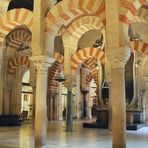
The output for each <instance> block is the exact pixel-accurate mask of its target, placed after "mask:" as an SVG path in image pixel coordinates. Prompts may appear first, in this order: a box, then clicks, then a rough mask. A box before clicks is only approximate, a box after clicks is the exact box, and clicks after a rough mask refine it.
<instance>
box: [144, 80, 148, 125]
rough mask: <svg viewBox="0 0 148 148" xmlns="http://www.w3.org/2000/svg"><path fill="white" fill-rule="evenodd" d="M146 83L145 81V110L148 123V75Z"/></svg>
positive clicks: (147, 122) (147, 123)
mask: <svg viewBox="0 0 148 148" xmlns="http://www.w3.org/2000/svg"><path fill="white" fill-rule="evenodd" d="M144 83H145V100H144V104H145V107H144V111H145V113H144V114H145V115H144V117H145V123H146V125H148V77H145V78H144Z"/></svg>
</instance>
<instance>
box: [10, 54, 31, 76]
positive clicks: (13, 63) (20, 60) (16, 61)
mask: <svg viewBox="0 0 148 148" xmlns="http://www.w3.org/2000/svg"><path fill="white" fill-rule="evenodd" d="M19 65H24V66H26V67H28V68H29V66H30V61H29V57H28V56H17V57H15V58H13V59H10V60H9V61H8V73H9V74H15V72H16V70H17V68H18V67H19Z"/></svg>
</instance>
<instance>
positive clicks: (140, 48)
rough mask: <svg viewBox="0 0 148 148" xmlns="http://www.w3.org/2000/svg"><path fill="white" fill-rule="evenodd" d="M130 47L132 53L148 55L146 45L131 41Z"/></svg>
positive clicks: (147, 44) (147, 46)
mask: <svg viewBox="0 0 148 148" xmlns="http://www.w3.org/2000/svg"><path fill="white" fill-rule="evenodd" d="M130 47H131V50H132V51H133V52H141V53H144V54H145V55H148V43H145V42H141V41H131V42H130Z"/></svg>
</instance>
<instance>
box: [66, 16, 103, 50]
mask: <svg viewBox="0 0 148 148" xmlns="http://www.w3.org/2000/svg"><path fill="white" fill-rule="evenodd" d="M92 29H98V30H100V31H101V32H102V34H103V36H104V38H103V39H104V42H105V21H102V20H101V19H100V18H99V17H95V16H85V17H82V18H80V19H78V20H76V21H75V22H73V23H72V24H71V25H70V26H69V27H68V28H67V30H66V31H65V34H64V35H63V38H65V40H64V46H68V44H69V43H70V44H71V46H72V47H73V49H74V50H76V49H77V44H78V41H79V39H80V38H81V36H82V35H83V34H84V33H85V32H87V31H89V30H92ZM66 39H67V40H66Z"/></svg>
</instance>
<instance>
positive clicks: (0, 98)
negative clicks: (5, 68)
mask: <svg viewBox="0 0 148 148" xmlns="http://www.w3.org/2000/svg"><path fill="white" fill-rule="evenodd" d="M0 49H1V48H0ZM1 50H2V49H1ZM2 60H3V58H2V57H1V55H0V115H2V113H3V74H2Z"/></svg>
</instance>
